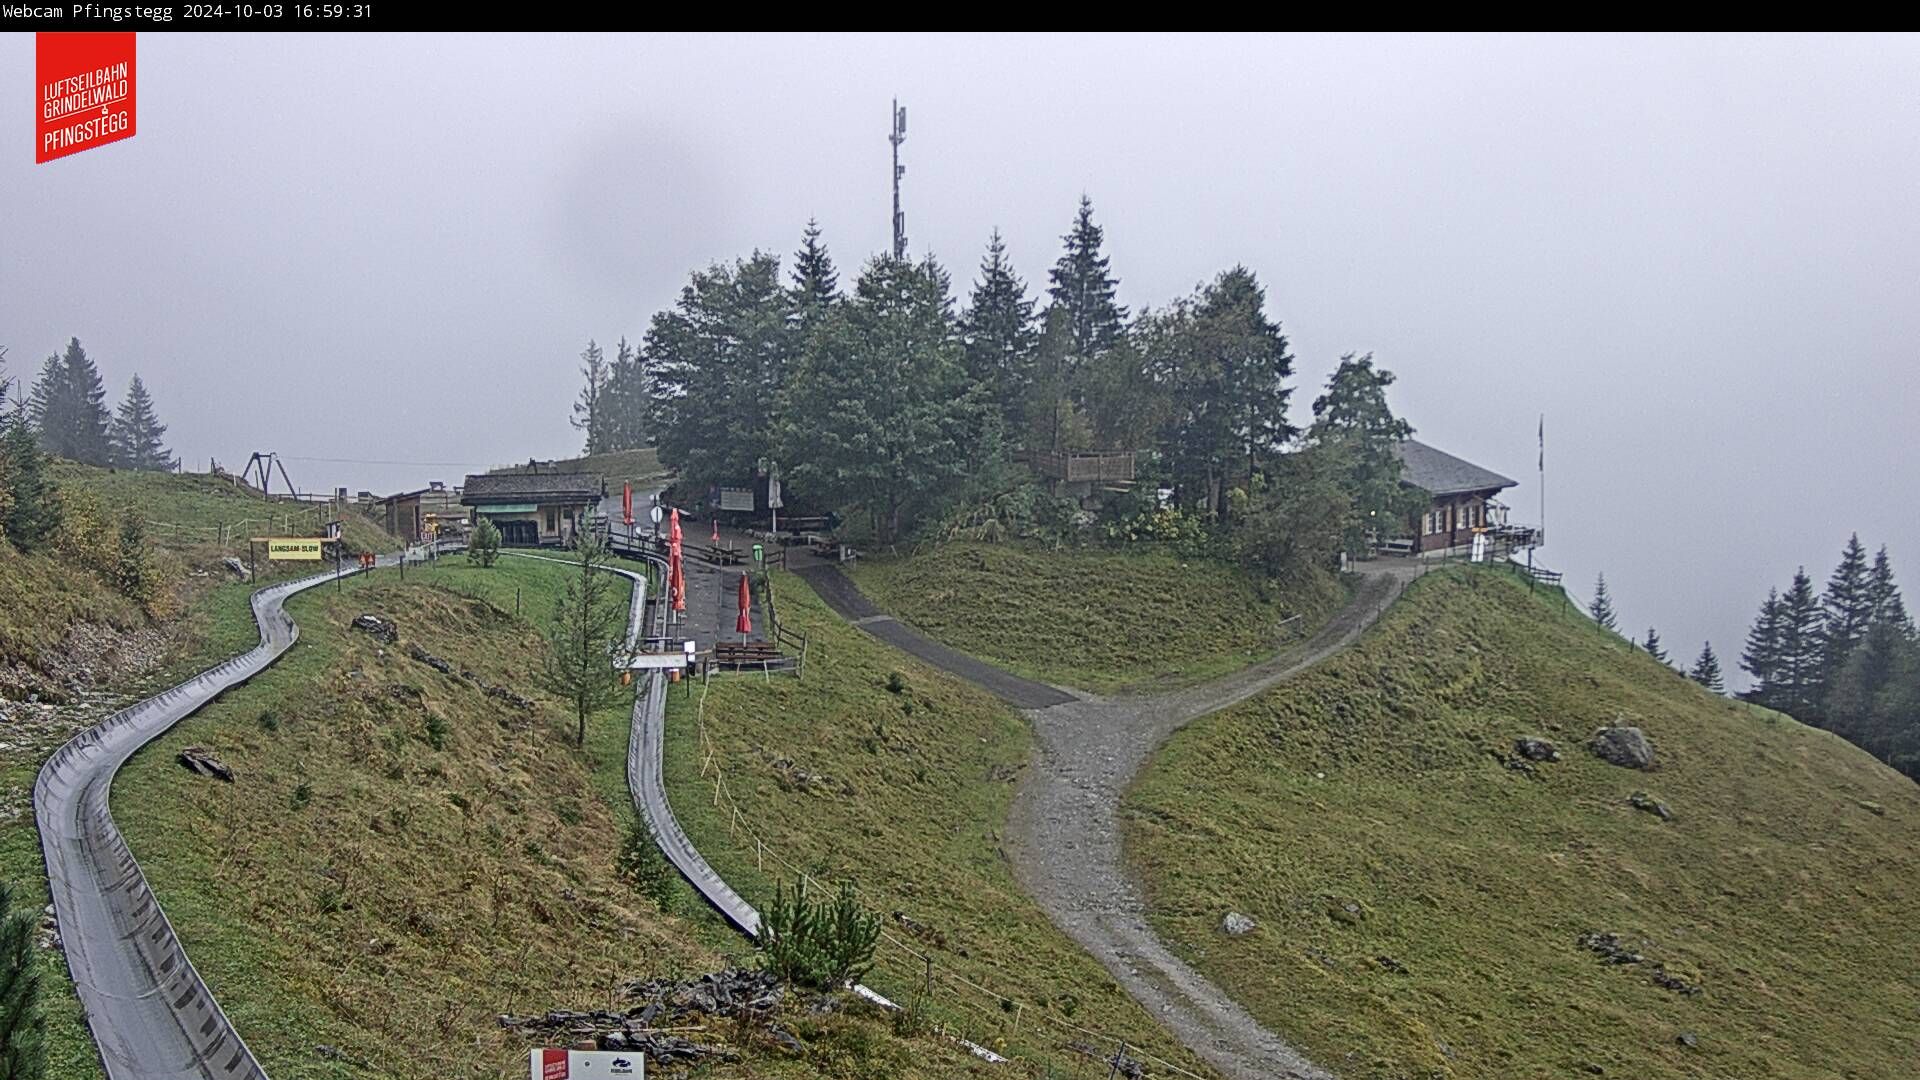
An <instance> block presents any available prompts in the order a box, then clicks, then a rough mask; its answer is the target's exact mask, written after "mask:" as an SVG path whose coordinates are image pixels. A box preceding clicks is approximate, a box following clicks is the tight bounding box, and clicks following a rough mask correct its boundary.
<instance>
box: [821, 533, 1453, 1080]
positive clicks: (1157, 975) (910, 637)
mask: <svg viewBox="0 0 1920 1080" xmlns="http://www.w3.org/2000/svg"><path fill="white" fill-rule="evenodd" d="M1422 569H1423V567H1422V566H1420V565H1418V564H1408V563H1400V562H1375V563H1368V564H1363V566H1362V567H1361V580H1360V585H1359V587H1358V588H1357V589H1355V591H1354V594H1353V597H1352V599H1350V600H1349V601H1348V602H1347V605H1346V606H1345V607H1343V608H1341V609H1340V611H1339V612H1338V613H1336V614H1335V615H1334V616H1333V618H1332V619H1330V620H1329V621H1328V622H1327V624H1326V625H1325V626H1323V627H1321V628H1320V630H1319V632H1318V633H1316V634H1314V635H1313V636H1312V637H1311V638H1309V639H1307V640H1306V641H1303V642H1301V643H1299V644H1297V645H1294V646H1292V647H1290V648H1288V649H1286V650H1284V651H1282V652H1281V653H1280V654H1278V655H1276V656H1274V657H1272V658H1271V659H1268V660H1266V661H1263V662H1261V663H1259V664H1255V665H1253V666H1252V667H1249V668H1245V669H1243V670H1241V671H1238V672H1235V673H1234V674H1232V675H1228V676H1225V677H1224V678H1221V679H1217V680H1214V681H1212V682H1209V683H1205V684H1203V685H1200V686H1195V687H1191V688H1188V689H1184V690H1177V691H1173V692H1171V693H1166V694H1158V695H1143V696H1138V697H1113V698H1102V697H1094V696H1091V695H1088V696H1081V697H1076V696H1073V695H1070V694H1067V693H1065V692H1063V691H1061V690H1059V689H1057V688H1054V687H1050V686H1046V685H1044V684H1041V683H1034V682H1031V681H1030V680H1026V679H1020V678H1018V677H1016V676H1013V675H1010V674H1008V673H1006V672H1004V671H1000V670H999V669H997V668H992V667H988V666H987V665H984V664H982V663H981V662H980V661H978V660H976V659H974V658H972V657H966V656H962V657H961V659H962V660H964V661H965V663H963V664H956V665H950V664H948V663H946V662H945V658H946V654H953V655H960V654H956V653H953V650H951V649H948V648H946V647H945V646H943V645H939V644H938V643H937V642H932V641H929V640H928V639H927V638H926V637H925V636H924V635H921V634H919V633H918V632H916V631H914V630H912V629H911V628H909V627H906V626H905V625H904V624H901V623H900V622H898V621H897V620H893V619H891V618H890V617H885V616H882V617H881V618H880V619H875V618H874V616H876V615H878V614H879V612H878V609H877V608H874V607H873V605H872V603H871V602H870V601H868V600H867V599H866V597H864V596H862V595H861V594H860V592H859V590H858V589H857V588H856V587H855V586H854V585H853V583H852V582H851V581H850V580H848V579H847V578H846V576H845V575H843V574H841V573H840V572H839V570H838V569H837V568H835V567H832V566H826V565H822V566H814V567H806V568H803V569H801V570H800V571H799V573H800V574H801V576H802V577H804V578H806V579H807V581H808V583H809V584H812V585H813V586H814V588H815V589H816V591H818V592H819V593H820V594H821V596H822V597H823V598H824V599H825V600H826V601H827V603H828V605H829V606H831V607H833V608H834V609H835V610H836V611H838V612H840V614H841V615H843V616H845V617H847V618H848V619H849V620H850V621H852V622H854V623H855V624H856V625H858V626H860V627H861V628H862V629H865V630H867V631H868V632H869V633H872V634H873V635H874V636H875V637H879V638H880V639H881V640H883V641H887V642H889V643H890V644H894V645H897V646H899V647H900V648H902V649H904V650H906V651H907V652H909V653H912V654H914V655H915V656H919V657H920V658H922V659H924V660H926V661H928V662H929V663H931V664H933V665H934V666H936V667H940V668H943V669H945V670H947V671H950V672H952V673H954V674H956V675H959V676H961V677H962V678H965V679H968V680H970V681H973V682H975V683H977V684H978V685H980V686H981V687H982V688H984V689H986V690H988V691H990V692H992V693H994V694H996V695H997V696H999V697H1001V698H1002V699H1003V700H1006V701H1009V702H1011V703H1012V704H1014V705H1017V706H1020V707H1021V708H1023V709H1025V710H1026V713H1027V717H1028V719H1029V720H1030V721H1031V722H1032V724H1033V727H1034V732H1035V734H1036V735H1037V736H1038V737H1039V743H1040V746H1039V754H1038V755H1037V760H1036V761H1035V762H1034V767H1033V768H1032V769H1030V770H1028V772H1027V774H1026V775H1025V777H1024V778H1023V779H1022V780H1021V783H1020V789H1019V791H1018V793H1017V794H1016V795H1015V797H1014V803H1013V809H1012V812H1011V814H1010V815H1009V820H1008V845H1007V854H1008V857H1009V859H1010V860H1011V862H1012V865H1013V872H1014V876H1015V877H1016V878H1017V879H1018V880H1019V881H1020V884H1021V886H1022V887H1023V888H1025V889H1026V890H1027V892H1028V893H1029V894H1030V895H1031V896H1032V897H1033V898H1034V899H1035V900H1036V901H1037V902H1038V903H1039V904H1040V906H1041V907H1042V908H1043V909H1044V910H1045V911H1046V912H1047V916H1048V917H1049V918H1050V919H1052V920H1053V921H1054V923H1055V924H1056V925H1058V926H1059V927H1060V928H1061V929H1062V930H1064V931H1066V933H1067V934H1068V935H1069V936H1070V937H1072V938H1073V939H1074V940H1075V941H1077V942H1079V943H1080V945H1081V946H1082V947H1083V948H1085V949H1086V950H1087V951H1088V952H1090V953H1092V954H1093V956H1094V957H1095V958H1096V959H1098V960H1099V961H1100V963H1101V964H1102V965H1103V966H1105V967H1106V969H1107V971H1108V972H1109V973H1110V974H1111V975H1113V977H1114V979H1115V980H1117V981H1118V982H1119V983H1120V985H1122V986H1124V987H1125V988H1126V989H1127V992H1128V993H1130V994H1132V995H1133V997H1134V998H1135V999H1136V1000H1138V1001H1139V1002H1140V1003H1141V1004H1142V1005H1144V1006H1145V1007H1146V1008H1147V1010H1148V1011H1149V1012H1151V1013H1153V1014H1154V1015H1155V1016H1158V1017H1160V1018H1161V1020H1162V1021H1163V1022H1164V1023H1165V1024H1166V1025H1167V1027H1168V1028H1169V1029H1171V1030H1172V1031H1173V1032H1174V1034H1175V1035H1176V1036H1178V1037H1179V1038H1180V1040H1181V1041H1182V1042H1184V1043H1186V1044H1187V1045H1188V1046H1189V1047H1191V1048H1192V1049H1193V1050H1194V1051H1195V1052H1196V1053H1198V1054H1200V1055H1201V1056H1202V1057H1204V1058H1206V1059H1207V1061H1209V1062H1210V1063H1212V1064H1213V1065H1214V1066H1215V1067H1216V1068H1218V1069H1220V1070H1221V1071H1222V1072H1224V1073H1226V1074H1227V1075H1229V1076H1234V1077H1247V1078H1254V1077H1260V1078H1266V1077H1287V1078H1299V1080H1324V1078H1327V1077H1329V1076H1330V1074H1329V1073H1327V1072H1326V1071H1325V1070H1323V1069H1321V1068H1319V1067H1318V1066H1315V1065H1314V1064H1313V1063H1312V1062H1310V1061H1308V1060H1307V1059H1306V1057H1305V1056H1304V1055H1303V1054H1301V1053H1300V1052H1299V1051H1298V1050H1296V1049H1294V1048H1293V1047H1292V1046H1290V1045H1289V1044H1288V1043H1287V1042H1286V1041H1285V1040H1283V1039H1282V1038H1280V1036H1278V1035H1276V1034H1274V1033H1273V1032H1272V1031H1269V1030H1268V1029H1267V1028H1266V1027H1265V1026H1264V1025H1262V1024H1261V1023H1260V1022H1259V1021H1258V1020H1255V1019H1254V1018H1253V1017H1252V1016H1251V1015H1250V1014H1249V1013H1248V1012H1247V1011H1246V1010H1245V1009H1243V1008H1241V1007H1240V1005H1239V1004H1238V1003H1236V1002H1234V1001H1233V1000H1232V999H1231V998H1229V997H1228V996H1227V995H1226V994H1225V993H1223V992H1222V991H1221V990H1220V989H1219V988H1218V987H1216V986H1214V985H1213V984H1212V983H1211V982H1209V981H1208V980H1207V979H1206V978H1205V977H1204V976H1202V975H1201V974H1200V973H1199V972H1197V971H1195V970H1193V968H1192V967H1191V966H1189V965H1188V964H1187V963H1186V962H1185V961H1183V960H1181V959H1180V958H1179V957H1177V956H1175V955H1174V954H1173V953H1172V951H1171V950H1169V949H1168V948H1167V947H1166V945H1165V944H1164V943H1163V942H1161V941H1160V939H1159V937H1158V936H1157V935H1156V934H1154V932H1153V929H1152V927H1151V926H1150V925H1149V924H1148V922H1147V911H1146V903H1145V899H1144V897H1143V896H1142V895H1141V892H1140V889H1139V887H1138V885H1137V884H1136V883H1135V882H1134V881H1133V880H1132V879H1131V878H1130V877H1129V875H1128V874H1127V872H1126V863H1125V860H1124V858H1123V856H1122V852H1121V831H1122V830H1121V824H1120V802H1121V799H1122V798H1123V797H1124V796H1125V793H1126V790H1127V787H1128V785H1129V784H1131V783H1132V782H1133V778H1134V777H1135V776H1136V775H1138V773H1139V772H1140V770H1141V768H1142V767H1144V766H1145V764H1146V762H1147V759H1148V758H1149V757H1151V756H1152V754H1153V752H1154V751H1155V750H1156V749H1158V748H1159V746H1160V744H1161V743H1163V742H1165V741H1166V740H1167V737H1168V736H1170V735H1172V734H1173V733H1174V732H1175V731H1177V730H1179V728H1180V727H1182V726H1183V725H1185V724H1186V723H1187V722H1189V721H1191V720H1194V719H1196V718H1198V717H1200V716H1204V715H1206V714H1207V713H1210V712H1214V711H1216V710H1219V709H1223V708H1226V707H1227V706H1229V705H1233V704H1235V703H1237V702H1240V701H1244V700H1246V699H1247V698H1249V697H1252V696H1253V695H1255V694H1258V693H1260V692H1261V691H1263V690H1266V689H1268V688H1270V687H1272V686H1274V685H1275V684H1277V683H1280V682H1282V681H1284V680H1286V679H1288V678H1291V677H1292V676H1294V675H1296V674H1298V673H1299V672H1301V671H1303V670H1305V669H1306V668H1308V667H1310V666H1312V665H1314V664H1317V663H1319V662H1320V661H1322V660H1324V659H1326V658H1327V657H1329V656H1331V655H1333V654H1334V653H1336V652H1338V651H1340V650H1341V649H1343V648H1345V647H1347V646H1348V645H1350V644H1352V643H1353V642H1354V641H1355V640H1356V639H1358V638H1359V637H1360V635H1361V634H1362V633H1364V632H1365V631H1366V629H1367V627H1369V626H1371V625H1373V623H1374V622H1375V621H1376V620H1378V619H1379V617H1380V615H1381V614H1382V613H1383V612H1384V611H1385V610H1386V609H1387V607H1388V606H1389V605H1390V604H1392V603H1393V601H1394V599H1395V598H1397V597H1398V596H1399V595H1400V591H1401V590H1402V589H1403V588H1405V586H1406V583H1407V582H1408V581H1409V580H1411V579H1412V578H1414V577H1416V576H1418V575H1419V573H1420V571H1421V570H1422ZM981 667H987V670H988V671H989V672H991V673H992V676H991V677H990V678H986V679H981V678H976V677H975V672H976V670H977V669H978V668H981ZM1049 695H1051V699H1048V698H1049Z"/></svg>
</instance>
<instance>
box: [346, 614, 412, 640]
mask: <svg viewBox="0 0 1920 1080" xmlns="http://www.w3.org/2000/svg"><path fill="white" fill-rule="evenodd" d="M348 625H349V626H351V627H352V628H353V629H355V630H358V631H360V632H361V633H363V634H368V635H371V636H372V637H373V639H374V640H376V641H384V642H386V643H387V644H389V645H391V644H393V643H394V642H396V641H398V640H399V639H400V628H399V627H397V626H395V625H394V624H393V623H392V622H390V621H389V620H386V619H383V618H381V617H380V616H378V615H356V616H354V619H353V622H351V623H349V624H348Z"/></svg>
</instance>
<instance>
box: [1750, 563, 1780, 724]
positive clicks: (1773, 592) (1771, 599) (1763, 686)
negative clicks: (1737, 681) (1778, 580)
mask: <svg viewBox="0 0 1920 1080" xmlns="http://www.w3.org/2000/svg"><path fill="white" fill-rule="evenodd" d="M1740 666H1741V667H1742V668H1744V669H1745V670H1746V672H1747V674H1749V675H1751V676H1753V687H1752V689H1750V690H1748V691H1747V692H1746V693H1744V694H1741V695H1740V696H1741V697H1743V698H1745V699H1746V700H1748V701H1751V702H1753V703H1754V704H1756V705H1764V706H1766V707H1768V708H1775V707H1776V705H1775V702H1776V700H1777V699H1778V696H1779V684H1780V590H1778V589H1768V590H1767V598H1766V599H1765V600H1764V601H1762V602H1761V604H1760V614H1758V615H1756V616H1755V617H1754V620H1753V627H1752V629H1750V630H1748V631H1747V647H1746V649H1745V651H1743V652H1742V653H1741V654H1740Z"/></svg>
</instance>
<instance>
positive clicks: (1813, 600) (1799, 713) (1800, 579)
mask: <svg viewBox="0 0 1920 1080" xmlns="http://www.w3.org/2000/svg"><path fill="white" fill-rule="evenodd" d="M1823 621H1824V620H1823V619H1822V617H1821V610H1820V600H1819V597H1818V596H1816V595H1815V593H1814V591H1813V579H1812V578H1810V577H1808V576H1807V570H1806V567H1804V566H1803V567H1801V568H1799V570H1797V571H1796V572H1795V573H1794V575H1793V584H1792V585H1791V586H1790V587H1789V588H1788V589H1787V591H1786V592H1785V593H1784V594H1782V595H1781V597H1780V637H1779V651H1778V653H1777V655H1776V658H1775V671H1776V681H1777V683H1778V690H1779V693H1778V695H1777V698H1778V701H1777V702H1771V703H1769V704H1771V705H1772V706H1773V707H1774V708H1777V709H1781V710H1784V711H1785V712H1787V713H1790V714H1792V715H1793V717H1794V718H1795V719H1799V720H1803V721H1806V722H1808V723H1812V722H1814V721H1815V720H1816V719H1817V717H1816V715H1815V712H1816V707H1817V705H1818V702H1819V696H1820V676H1821V672H1820V658H1821V641H1822V639H1823V637H1824V627H1823V625H1822V624H1823Z"/></svg>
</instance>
